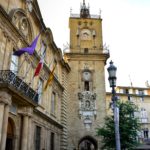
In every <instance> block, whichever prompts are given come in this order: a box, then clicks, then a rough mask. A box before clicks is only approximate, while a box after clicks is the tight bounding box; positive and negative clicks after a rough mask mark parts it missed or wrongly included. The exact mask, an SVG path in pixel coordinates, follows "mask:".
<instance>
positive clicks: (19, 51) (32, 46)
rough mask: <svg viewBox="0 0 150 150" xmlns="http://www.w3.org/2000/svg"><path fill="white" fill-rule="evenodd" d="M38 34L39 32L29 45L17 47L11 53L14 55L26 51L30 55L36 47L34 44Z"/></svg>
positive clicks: (19, 54)
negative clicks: (17, 48)
mask: <svg viewBox="0 0 150 150" xmlns="http://www.w3.org/2000/svg"><path fill="white" fill-rule="evenodd" d="M39 36H40V33H39V34H38V35H37V37H36V38H35V39H34V40H33V42H32V43H31V45H29V47H24V48H21V49H19V50H18V51H15V52H14V53H13V55H16V56H21V55H22V54H24V53H25V52H27V53H28V54H29V55H32V54H33V52H34V50H35V47H36V44H37V41H38V38H39Z"/></svg>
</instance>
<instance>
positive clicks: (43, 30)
mask: <svg viewBox="0 0 150 150" xmlns="http://www.w3.org/2000/svg"><path fill="white" fill-rule="evenodd" d="M38 34H40V35H39V38H38V42H37V46H36V49H35V51H34V53H33V55H29V54H27V53H25V54H23V55H21V56H20V57H18V56H15V55H13V53H14V52H15V51H17V50H18V49H20V48H23V47H28V46H29V45H30V44H31V43H32V41H33V40H34V39H35V37H37V35H38ZM43 50H45V53H46V54H45V58H44V65H43V69H42V71H41V72H40V74H39V75H38V76H36V77H33V76H34V72H35V69H36V67H37V65H38V63H39V61H40V59H41V57H42V56H43V53H44V52H43ZM55 62H57V65H56V69H55V70H54V79H53V81H52V83H51V86H48V88H47V89H46V91H44V92H43V88H44V87H45V84H46V82H47V80H48V78H49V75H50V73H52V69H53V67H54V64H55ZM69 71H70V67H69V65H68V64H67V63H65V61H64V60H63V56H62V52H61V50H60V49H59V48H58V47H57V46H56V44H55V42H54V40H53V35H52V32H51V30H50V29H49V28H47V27H46V26H45V24H44V22H43V18H42V16H41V13H40V9H39V6H38V3H37V1H36V0H33V1H32V0H24V1H21V0H15V1H11V0H8V1H5V0H1V1H0V150H47V149H51V150H59V149H66V147H67V140H66V139H67V138H66V136H67V130H66V128H67V125H66V122H67V121H66V119H67V118H66V105H67V84H68V83H67V74H68V73H69Z"/></svg>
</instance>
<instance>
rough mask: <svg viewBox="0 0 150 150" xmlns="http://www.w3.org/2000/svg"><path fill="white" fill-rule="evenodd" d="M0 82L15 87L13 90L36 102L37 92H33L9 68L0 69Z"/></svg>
mask: <svg viewBox="0 0 150 150" xmlns="http://www.w3.org/2000/svg"><path fill="white" fill-rule="evenodd" d="M0 83H6V84H8V85H11V86H13V87H14V88H15V90H17V91H19V92H21V93H22V94H23V95H25V96H26V97H28V98H29V99H31V100H32V101H34V102H36V103H38V93H37V92H35V91H34V90H33V89H32V88H31V87H30V86H29V85H28V84H27V83H25V82H24V81H23V80H22V79H20V78H19V77H18V76H16V75H15V74H14V73H13V72H12V71H10V70H1V71H0Z"/></svg>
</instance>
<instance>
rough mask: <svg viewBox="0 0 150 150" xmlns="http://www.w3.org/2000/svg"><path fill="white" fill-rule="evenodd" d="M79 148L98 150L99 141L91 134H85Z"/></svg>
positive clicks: (80, 149)
mask: <svg viewBox="0 0 150 150" xmlns="http://www.w3.org/2000/svg"><path fill="white" fill-rule="evenodd" d="M78 147H79V150H97V141H96V140H95V139H94V138H92V137H91V136H85V137H83V138H82V139H81V140H80V141H79V146H78Z"/></svg>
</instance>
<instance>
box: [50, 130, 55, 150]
mask: <svg viewBox="0 0 150 150" xmlns="http://www.w3.org/2000/svg"><path fill="white" fill-rule="evenodd" d="M54 142H55V134H54V133H53V132H51V147H50V148H51V150H54V145H55V143H54Z"/></svg>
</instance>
